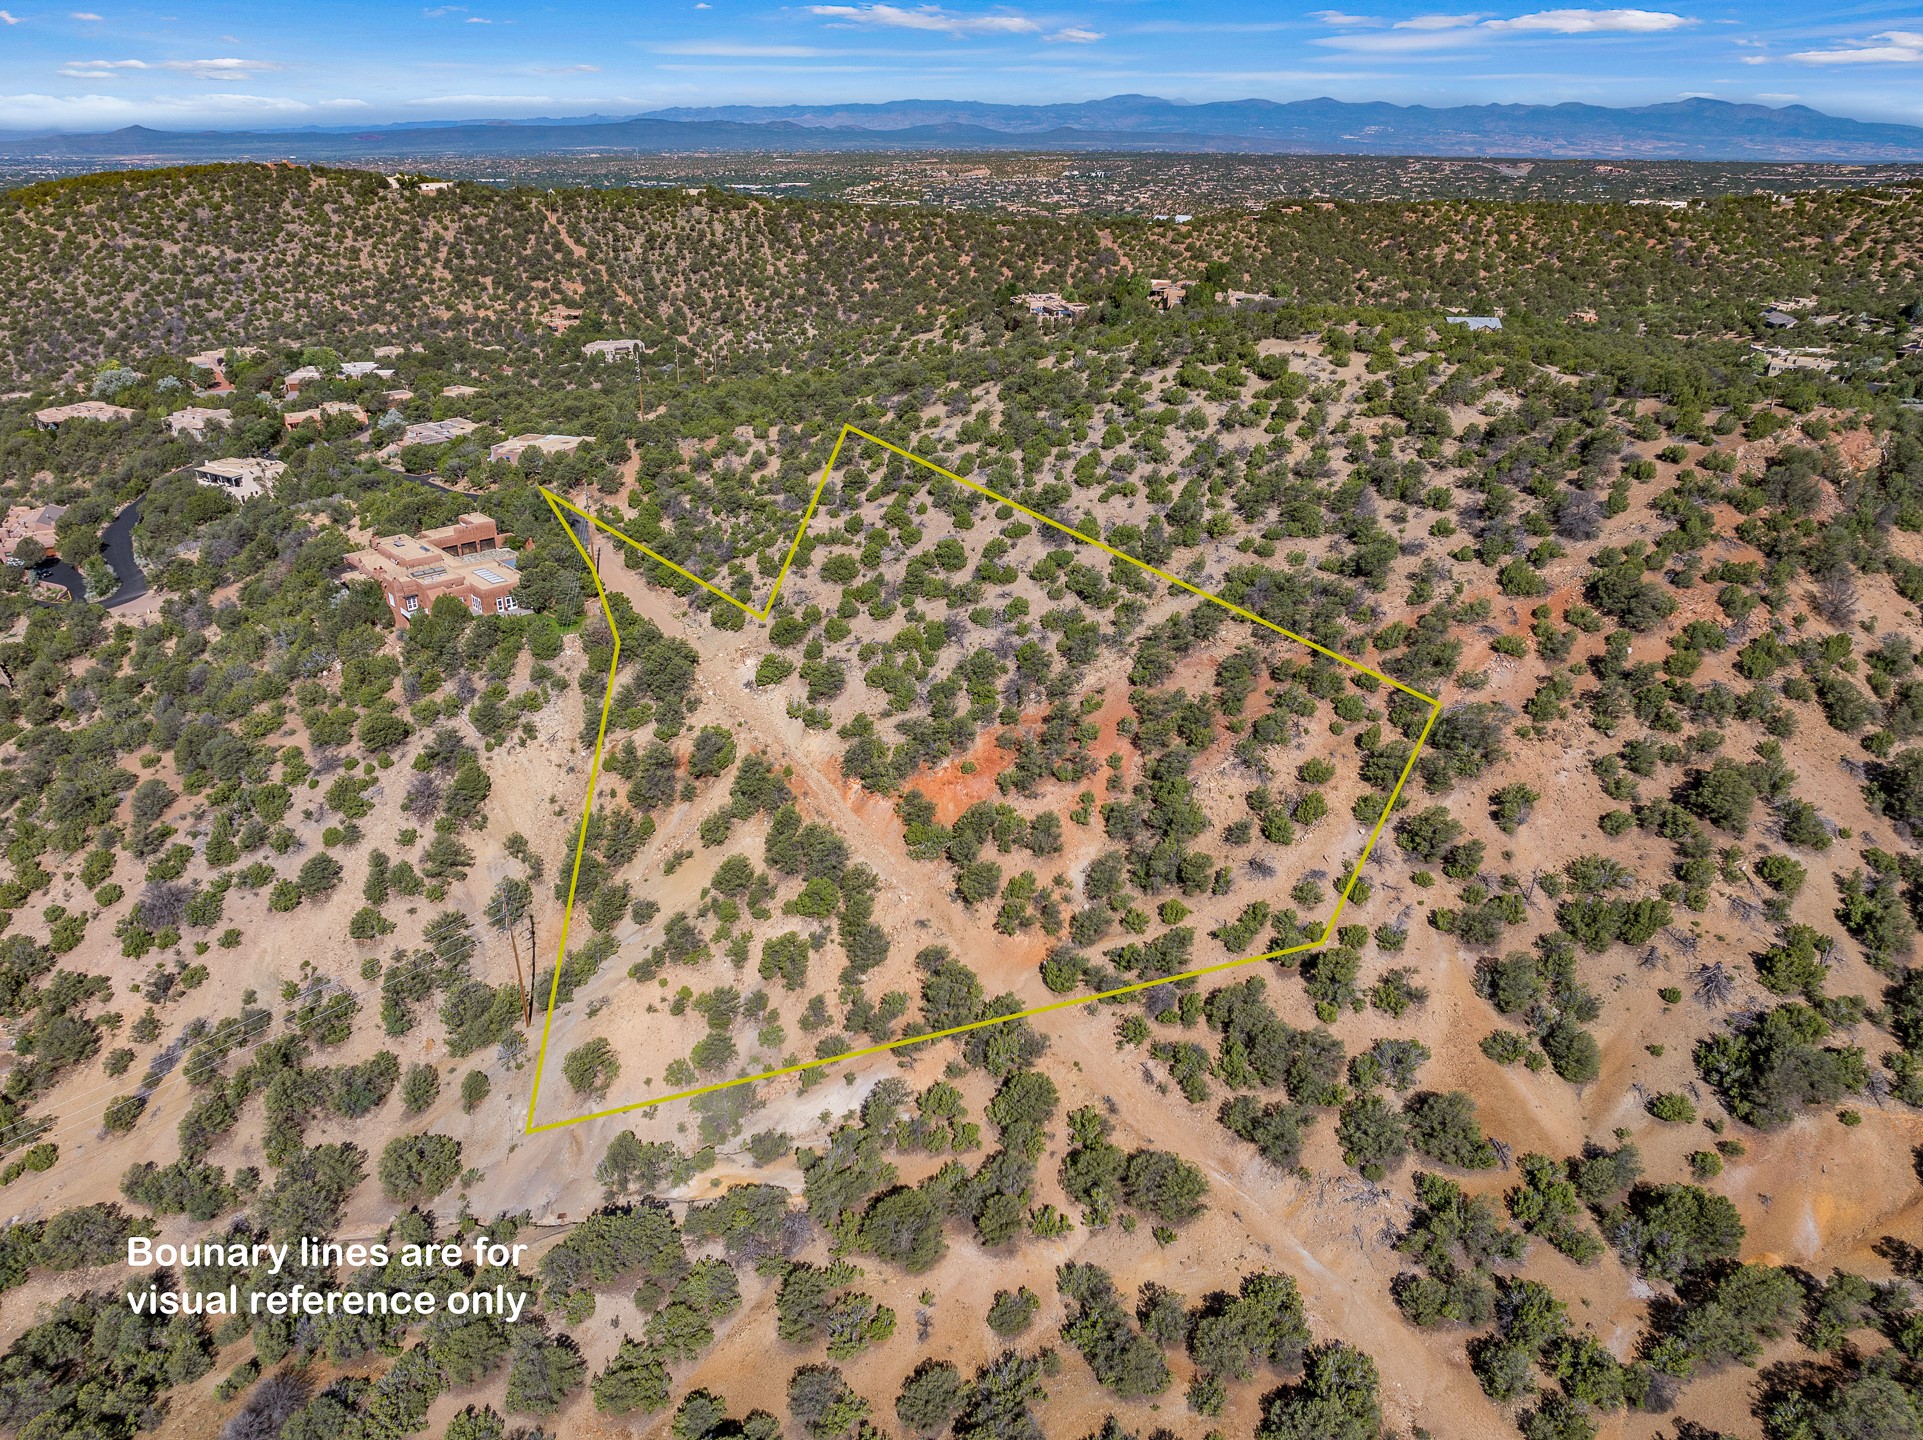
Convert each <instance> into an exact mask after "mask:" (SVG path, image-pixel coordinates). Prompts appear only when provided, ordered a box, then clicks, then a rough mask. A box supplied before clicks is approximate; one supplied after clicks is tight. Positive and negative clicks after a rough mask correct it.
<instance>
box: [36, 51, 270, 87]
mask: <svg viewBox="0 0 1923 1440" xmlns="http://www.w3.org/2000/svg"><path fill="white" fill-rule="evenodd" d="M280 68H281V67H280V66H278V65H276V64H274V63H273V62H272V61H268V60H241V59H236V58H234V57H232V56H228V57H226V58H223V59H216V60H160V61H154V62H149V61H146V60H69V61H68V62H67V63H66V64H65V65H63V66H61V67H60V73H61V74H62V75H65V76H67V77H69V78H70V79H74V80H111V79H113V78H114V76H115V74H116V73H117V72H122V71H133V70H172V71H174V72H176V73H178V74H181V75H191V76H193V77H194V79H196V80H225V81H230V82H238V81H242V80H251V79H252V78H253V77H254V76H255V75H257V74H259V73H260V72H261V71H263V70H278V69H280Z"/></svg>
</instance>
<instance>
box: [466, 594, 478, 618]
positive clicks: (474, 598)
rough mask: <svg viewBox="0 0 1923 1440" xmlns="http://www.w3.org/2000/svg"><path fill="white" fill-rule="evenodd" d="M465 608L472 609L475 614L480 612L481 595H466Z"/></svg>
mask: <svg viewBox="0 0 1923 1440" xmlns="http://www.w3.org/2000/svg"><path fill="white" fill-rule="evenodd" d="M467 608H468V609H469V610H471V611H473V612H474V613H475V614H476V615H479V614H480V613H481V597H480V596H479V595H470V596H468V597H467Z"/></svg>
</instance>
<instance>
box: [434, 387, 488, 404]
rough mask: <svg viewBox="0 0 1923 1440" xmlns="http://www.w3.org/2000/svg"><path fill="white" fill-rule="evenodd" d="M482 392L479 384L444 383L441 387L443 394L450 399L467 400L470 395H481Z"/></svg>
mask: <svg viewBox="0 0 1923 1440" xmlns="http://www.w3.org/2000/svg"><path fill="white" fill-rule="evenodd" d="M480 393H481V387H480V386H479V385H443V386H442V387H441V394H443V395H445V396H446V397H447V398H448V399H450V400H465V399H466V398H467V397H468V396H470V395H479V394H480Z"/></svg>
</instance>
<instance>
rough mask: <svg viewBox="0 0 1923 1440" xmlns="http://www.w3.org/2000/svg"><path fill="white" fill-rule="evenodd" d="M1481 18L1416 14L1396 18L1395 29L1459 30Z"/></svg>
mask: <svg viewBox="0 0 1923 1440" xmlns="http://www.w3.org/2000/svg"><path fill="white" fill-rule="evenodd" d="M1480 19H1482V16H1480V15H1417V16H1415V17H1413V18H1412V19H1408V20H1398V21H1396V23H1395V25H1394V27H1393V28H1394V29H1397V30H1460V29H1462V28H1463V27H1464V26H1466V25H1473V24H1475V23H1476V22H1477V21H1478V20H1480Z"/></svg>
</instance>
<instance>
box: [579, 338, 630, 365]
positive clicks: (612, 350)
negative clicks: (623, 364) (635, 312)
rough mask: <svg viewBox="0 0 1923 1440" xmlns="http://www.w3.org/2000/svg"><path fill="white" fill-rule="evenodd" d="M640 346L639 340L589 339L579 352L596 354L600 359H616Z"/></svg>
mask: <svg viewBox="0 0 1923 1440" xmlns="http://www.w3.org/2000/svg"><path fill="white" fill-rule="evenodd" d="M640 348H641V342H640V341H639V340H590V341H588V343H587V344H585V345H583V346H582V347H581V353H582V354H583V355H593V356H598V357H599V358H600V359H602V360H617V359H619V358H620V357H621V356H623V355H632V354H634V353H635V351H637V350H639V349H640Z"/></svg>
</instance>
